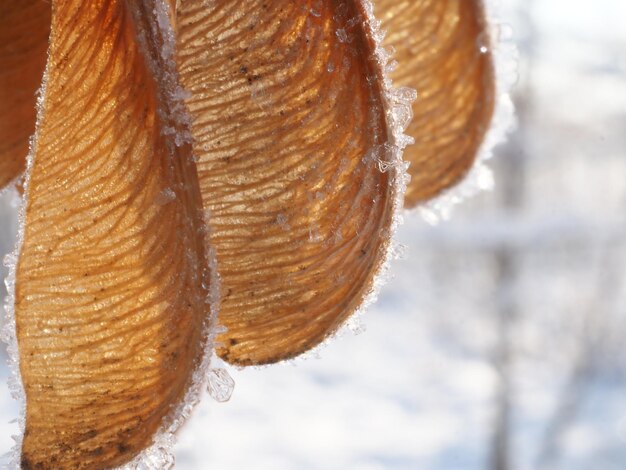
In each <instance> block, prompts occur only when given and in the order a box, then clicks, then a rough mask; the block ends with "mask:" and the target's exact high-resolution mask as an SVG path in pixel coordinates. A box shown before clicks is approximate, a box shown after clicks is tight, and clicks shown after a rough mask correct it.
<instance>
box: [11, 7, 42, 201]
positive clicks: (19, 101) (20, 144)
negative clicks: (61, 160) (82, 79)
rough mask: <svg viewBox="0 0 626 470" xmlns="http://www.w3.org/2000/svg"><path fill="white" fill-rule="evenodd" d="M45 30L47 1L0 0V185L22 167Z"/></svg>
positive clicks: (32, 126)
mask: <svg viewBox="0 0 626 470" xmlns="http://www.w3.org/2000/svg"><path fill="white" fill-rule="evenodd" d="M49 32H50V3H48V2H44V1H42V0H3V1H2V2H0V189H2V187H4V186H5V185H6V184H7V183H9V182H10V181H11V180H13V179H15V178H16V177H17V176H19V175H20V174H21V173H22V171H23V170H24V162H25V161H26V155H27V154H28V141H29V138H30V136H31V135H32V134H33V131H34V130H35V100H36V96H35V93H36V91H37V89H38V88H39V85H40V84H41V77H42V75H43V69H44V67H45V65H46V51H47V49H48V36H49Z"/></svg>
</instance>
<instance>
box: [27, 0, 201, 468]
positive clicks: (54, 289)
mask: <svg viewBox="0 0 626 470" xmlns="http://www.w3.org/2000/svg"><path fill="white" fill-rule="evenodd" d="M146 8H147V7H146V5H143V6H142V8H141V9H140V10H139V11H138V12H136V16H141V14H142V12H143V10H144V9H146ZM135 23H136V24H135ZM140 27H141V24H140V22H139V21H135V20H134V18H133V15H132V14H131V13H130V12H129V10H128V7H127V3H126V2H124V1H123V0H89V1H85V0H58V1H53V16H52V32H51V39H50V51H49V56H50V58H49V63H48V66H47V71H46V74H47V85H46V87H45V91H44V95H43V104H42V106H43V107H42V110H41V112H40V115H39V119H38V130H37V134H36V139H35V143H34V149H33V160H32V162H31V165H30V167H29V170H28V174H27V192H26V198H27V199H26V207H25V213H24V216H25V219H24V222H23V223H24V236H23V241H22V246H21V252H20V257H19V261H18V264H17V267H16V288H15V289H16V290H15V319H16V333H17V340H18V345H19V359H20V363H19V364H20V371H21V378H22V381H23V385H24V390H25V394H26V424H25V425H26V430H25V435H24V440H23V445H22V462H21V465H22V468H41V469H46V468H50V469H52V468H89V469H96V468H110V467H113V466H116V465H119V464H122V463H125V462H127V461H129V460H130V459H131V458H133V457H134V456H135V455H137V454H138V453H139V452H140V451H141V450H143V449H144V448H146V447H147V446H148V445H149V444H150V443H152V441H153V438H154V436H155V433H157V430H159V429H162V428H167V427H168V426H169V425H170V424H171V422H172V420H174V419H177V418H178V416H176V417H175V416H174V414H173V413H174V412H175V410H176V407H177V405H179V404H180V403H181V401H182V400H183V399H184V397H185V395H186V392H187V390H188V389H189V387H190V384H191V382H192V375H193V373H194V372H195V371H196V369H197V367H198V366H199V363H200V362H201V358H202V356H203V353H204V348H205V347H206V346H207V345H206V343H207V335H206V323H207V317H208V310H209V305H207V287H206V286H207V282H208V281H209V275H210V273H209V272H208V268H207V266H208V263H207V256H206V254H205V246H204V235H203V234H204V221H203V220H202V212H201V210H198V207H200V204H201V201H200V194H199V191H198V183H197V176H196V174H195V166H194V164H193V161H192V159H191V154H190V147H189V146H188V145H182V146H177V145H175V142H174V137H173V136H171V135H170V134H169V133H170V131H171V130H172V129H174V131H175V134H177V135H178V134H180V133H181V132H183V131H184V129H176V127H177V126H181V124H180V122H178V121H176V120H175V119H171V118H170V116H174V114H175V113H173V112H172V103H171V102H168V98H167V96H166V95H167V93H166V91H164V90H162V89H160V86H161V84H160V78H159V76H158V73H153V72H151V70H152V69H155V70H156V67H158V68H159V70H163V69H164V68H166V67H167V64H154V63H151V62H150V61H151V60H152V59H153V58H155V57H161V50H158V49H157V46H158V38H155V37H151V38H150V39H151V40H149V41H145V42H144V46H145V47H146V50H145V51H144V52H145V53H146V54H145V55H144V54H142V51H141V50H140V48H139V46H138V43H137V40H136V31H137V30H138V29H139V28H140ZM144 33H145V34H151V33H150V31H148V32H146V31H144ZM146 58H147V59H146ZM155 66H156V67H155Z"/></svg>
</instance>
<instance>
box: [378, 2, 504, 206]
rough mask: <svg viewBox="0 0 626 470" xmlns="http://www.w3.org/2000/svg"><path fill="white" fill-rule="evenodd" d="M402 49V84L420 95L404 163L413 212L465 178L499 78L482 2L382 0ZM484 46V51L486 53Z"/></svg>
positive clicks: (382, 13) (398, 74)
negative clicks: (405, 163)
mask: <svg viewBox="0 0 626 470" xmlns="http://www.w3.org/2000/svg"><path fill="white" fill-rule="evenodd" d="M374 4H375V12H376V14H377V16H378V17H379V18H380V19H381V20H382V22H383V29H386V30H387V36H386V39H385V45H387V46H393V47H394V48H395V50H396V53H395V55H394V57H395V58H396V59H397V60H398V67H397V69H396V70H395V72H394V73H392V75H391V78H392V79H393V80H394V84H395V85H401V86H408V87H411V88H414V89H416V90H417V93H418V99H417V100H416V101H415V102H414V103H413V114H414V117H413V120H412V122H411V124H410V125H409V128H408V129H407V131H406V133H407V134H408V135H410V136H412V137H413V138H414V139H415V145H411V146H409V147H407V149H406V151H405V153H404V158H405V160H406V161H408V162H410V164H411V166H410V167H409V173H410V175H411V182H410V184H409V186H408V188H407V192H406V195H405V206H406V207H409V208H410V207H414V206H415V205H417V204H419V203H420V202H424V201H427V200H428V199H431V198H433V197H434V196H436V195H437V194H439V193H441V192H442V191H443V190H445V189H448V188H450V187H451V186H453V185H454V184H456V183H457V182H458V181H459V180H460V179H461V178H463V177H464V176H465V174H466V173H467V171H468V170H469V168H470V167H471V166H472V164H473V163H474V159H475V157H476V154H477V152H478V150H479V147H480V145H481V143H482V141H483V138H484V136H485V133H486V131H487V129H488V127H489V125H490V122H491V117H492V114H493V105H494V73H493V64H492V56H491V52H490V50H489V37H488V35H487V32H486V23H485V17H484V9H483V5H482V1H481V0H375V2H374ZM481 48H483V49H482V51H481Z"/></svg>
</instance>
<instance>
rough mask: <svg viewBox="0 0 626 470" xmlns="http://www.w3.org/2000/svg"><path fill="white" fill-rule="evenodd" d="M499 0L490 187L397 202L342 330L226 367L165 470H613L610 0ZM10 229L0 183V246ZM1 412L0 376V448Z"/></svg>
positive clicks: (7, 443) (619, 395)
mask: <svg viewBox="0 0 626 470" xmlns="http://www.w3.org/2000/svg"><path fill="white" fill-rule="evenodd" d="M459 1H464V0H459ZM500 3H501V6H502V10H501V18H502V20H503V21H504V22H505V23H508V24H509V25H511V27H512V29H513V31H514V35H513V36H514V41H515V43H516V44H517V46H518V49H519V51H520V63H519V80H518V83H517V84H516V85H515V87H514V100H515V102H516V107H517V120H518V128H517V131H516V132H514V133H513V134H511V135H510V137H509V141H508V143H507V144H505V145H500V146H499V147H498V148H497V149H496V152H495V157H494V159H493V160H492V161H491V162H490V163H489V165H490V166H491V168H492V169H493V171H494V174H495V182H496V186H495V189H494V190H493V191H490V192H483V193H481V194H480V195H478V196H476V197H474V198H472V199H470V200H467V201H465V202H463V203H462V204H460V205H459V206H457V207H456V208H455V209H454V211H453V213H452V217H451V218H450V220H448V221H442V222H440V223H439V224H437V225H434V226H433V225H430V224H428V223H427V222H426V221H425V220H424V219H423V218H422V217H421V216H420V214H419V213H418V212H414V213H411V214H407V216H406V217H405V220H406V222H405V224H404V225H403V226H402V227H401V229H400V232H399V241H400V242H401V243H402V244H403V245H404V246H405V249H404V256H403V258H402V259H401V260H399V261H396V262H394V263H393V266H392V269H391V273H390V279H389V281H388V282H387V284H386V285H385V287H384V288H383V289H382V291H381V293H380V297H379V300H378V302H377V303H376V304H375V305H374V306H372V307H371V308H369V310H368V311H367V312H366V313H365V314H364V315H363V316H362V317H361V318H360V323H361V325H362V326H361V327H359V326H358V325H357V326H356V327H355V326H354V325H353V327H352V329H351V330H350V329H346V330H345V331H344V333H343V334H342V335H340V337H338V338H335V339H334V340H332V341H331V342H330V343H329V344H328V345H327V346H325V347H323V348H321V349H320V350H318V351H317V352H316V354H314V355H310V356H309V357H308V358H306V359H300V360H297V361H295V362H293V363H287V364H280V365H276V366H272V367H267V368H261V369H245V370H243V369H242V370H238V369H234V368H231V369H230V373H231V375H232V376H233V378H234V379H235V381H236V384H237V385H236V388H235V391H234V394H233V397H232V399H231V400H230V402H228V403H226V404H218V403H216V402H214V401H212V400H211V399H210V398H209V397H207V399H205V400H204V401H203V403H202V404H201V405H200V407H199V409H198V410H197V412H196V414H195V416H194V417H193V418H192V420H191V422H190V423H188V425H187V426H186V427H185V429H184V430H183V432H182V433H181V436H180V439H179V444H178V445H177V449H176V458H177V463H178V465H177V468H178V469H186V470H192V469H218V470H221V469H228V470H232V469H252V468H254V469H255V470H262V469H268V470H270V469H271V470H281V469H285V470H291V469H297V470H306V469H365V470H369V469H371V470H374V469H403V470H404V469H407V470H411V469H415V470H456V469H460V470H461V469H462V470H474V469H476V470H483V469H484V470H525V469H564V470H565V469H567V470H579V469H580V470H583V469H584V470H589V469H593V470H611V469H624V468H626V347H625V343H626V341H625V340H624V339H623V338H624V336H625V334H626V281H625V278H626V276H624V275H623V274H624V273H626V211H625V208H626V27H625V23H624V19H625V18H626V2H623V1H622V0H595V1H594V2H583V1H571V0H537V1H532V0H503V1H501V2H500ZM14 230H15V209H14V208H13V207H11V204H10V197H9V196H8V195H4V196H2V197H0V251H2V253H3V254H4V253H6V252H8V251H10V250H11V249H12V246H13V243H14V241H13V236H14ZM3 274H4V273H3ZM2 295H3V296H4V291H2ZM352 330H355V331H357V332H358V331H360V330H365V331H364V332H362V333H361V334H354V331H352ZM3 354H4V353H3ZM4 357H6V356H3V360H2V361H1V364H0V377H1V378H2V379H6V377H7V376H8V371H7V367H6V365H5V362H6V360H4ZM16 416H17V406H16V404H15V403H14V402H13V401H12V400H11V398H10V395H9V392H8V389H7V388H6V386H5V387H1V388H0V454H2V453H4V452H6V451H8V450H9V449H10V447H11V445H12V440H11V434H14V433H16V432H17V425H16V424H14V423H10V421H11V420H12V419H14V418H15V417H16Z"/></svg>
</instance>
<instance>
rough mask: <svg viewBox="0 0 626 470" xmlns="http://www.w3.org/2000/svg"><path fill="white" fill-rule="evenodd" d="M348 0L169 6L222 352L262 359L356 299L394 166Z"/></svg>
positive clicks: (388, 201)
mask: <svg viewBox="0 0 626 470" xmlns="http://www.w3.org/2000/svg"><path fill="white" fill-rule="evenodd" d="M362 8H363V5H362V2H360V1H358V0H354V1H352V0H350V1H346V2H337V1H331V0H311V1H298V2H293V1H287V0H277V1H273V2H267V1H265V0H245V1H244V0H239V1H237V0H214V1H183V2H179V5H178V12H177V28H178V34H179V35H178V54H179V56H178V65H179V69H180V73H181V82H182V84H183V86H184V87H185V88H186V89H187V91H188V92H189V93H190V96H189V98H188V99H187V105H188V107H189V109H190V111H191V114H192V116H193V118H194V124H193V136H194V139H195V145H194V153H195V155H196V158H197V159H198V175H199V180H200V185H201V192H202V196H203V204H204V207H205V209H206V210H207V211H208V212H210V216H211V227H210V228H211V242H212V244H213V245H214V246H215V248H216V249H217V257H218V265H219V269H220V275H221V279H222V305H221V310H220V322H221V323H222V324H224V325H225V326H226V327H227V328H228V332H227V333H225V334H224V335H222V336H221V337H220V338H218V340H219V341H221V342H222V343H223V346H222V348H221V349H219V354H220V355H221V356H222V357H223V358H224V359H226V360H227V361H229V362H232V363H236V364H243V365H247V364H261V363H271V362H275V361H278V360H281V359H286V358H290V357H293V356H296V355H298V354H300V353H301V352H303V351H305V350H307V349H309V348H311V347H313V346H315V345H316V344H318V343H319V342H321V341H322V340H323V339H325V338H326V337H327V336H328V335H329V334H330V333H332V332H334V331H335V330H336V329H337V328H338V327H339V326H340V325H341V324H342V323H343V322H344V321H345V320H346V318H347V317H348V316H349V315H350V314H352V313H353V312H354V311H355V310H356V309H357V308H358V307H359V305H360V304H361V303H362V301H363V299H364V297H365V295H366V294H367V293H368V292H369V290H370V289H371V287H372V283H373V279H374V276H375V274H376V273H377V271H378V269H379V268H380V265H381V262H382V258H383V257H384V254H385V252H386V246H387V244H388V240H389V229H390V224H391V219H392V217H391V215H392V214H391V212H392V201H393V197H394V196H395V194H394V188H393V184H392V181H393V175H394V170H393V169H392V170H391V171H389V172H387V173H383V172H381V171H380V169H379V161H378V160H382V161H384V160H386V159H387V158H388V156H387V155H386V152H385V149H384V148H383V145H384V144H385V143H387V142H388V140H389V137H388V135H387V123H386V118H385V113H384V110H383V102H382V92H381V82H380V78H381V76H380V70H379V68H380V65H379V64H378V63H377V62H376V61H375V60H374V59H373V57H372V50H373V43H372V41H371V38H370V37H368V35H367V33H366V27H365V26H364V24H363V10H362Z"/></svg>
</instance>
